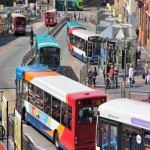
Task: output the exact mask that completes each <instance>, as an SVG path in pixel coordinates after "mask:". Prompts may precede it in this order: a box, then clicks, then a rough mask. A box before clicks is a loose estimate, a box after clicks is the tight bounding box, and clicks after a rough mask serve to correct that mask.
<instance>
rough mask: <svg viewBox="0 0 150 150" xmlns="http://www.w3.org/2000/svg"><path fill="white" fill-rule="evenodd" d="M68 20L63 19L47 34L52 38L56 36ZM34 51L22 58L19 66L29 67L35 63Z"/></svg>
mask: <svg viewBox="0 0 150 150" xmlns="http://www.w3.org/2000/svg"><path fill="white" fill-rule="evenodd" d="M67 20H68V18H63V19H62V20H61V21H60V22H59V23H58V24H57V25H56V26H55V27H54V28H53V29H52V30H51V31H50V32H49V33H48V34H49V35H52V36H54V37H55V36H56V35H57V33H58V32H59V31H60V30H61V29H62V27H63V26H64V25H65V24H66V21H67ZM34 50H35V49H31V50H30V51H29V52H28V53H27V54H26V55H25V56H24V57H23V60H22V62H21V66H27V65H31V64H33V63H34V62H35V53H34Z"/></svg>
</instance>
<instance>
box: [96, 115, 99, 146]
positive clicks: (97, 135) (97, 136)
mask: <svg viewBox="0 0 150 150" xmlns="http://www.w3.org/2000/svg"><path fill="white" fill-rule="evenodd" d="M96 128H97V132H96V139H97V142H96V143H97V146H98V147H99V146H100V118H98V120H97V126H96Z"/></svg>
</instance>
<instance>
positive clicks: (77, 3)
mask: <svg viewBox="0 0 150 150" xmlns="http://www.w3.org/2000/svg"><path fill="white" fill-rule="evenodd" d="M64 6H65V0H55V7H56V9H57V10H58V11H64V10H65V7H64ZM67 10H69V11H77V10H78V11H80V10H83V0H67Z"/></svg>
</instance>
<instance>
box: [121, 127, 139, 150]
mask: <svg viewBox="0 0 150 150" xmlns="http://www.w3.org/2000/svg"><path fill="white" fill-rule="evenodd" d="M137 136H141V134H140V129H138V128H135V127H131V126H126V125H122V149H132V150H140V149H141V148H140V147H141V143H138V142H137Z"/></svg>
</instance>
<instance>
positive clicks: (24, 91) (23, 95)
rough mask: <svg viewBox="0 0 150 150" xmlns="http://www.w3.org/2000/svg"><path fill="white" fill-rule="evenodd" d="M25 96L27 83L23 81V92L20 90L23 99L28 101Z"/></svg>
mask: <svg viewBox="0 0 150 150" xmlns="http://www.w3.org/2000/svg"><path fill="white" fill-rule="evenodd" d="M27 94H28V82H26V81H24V80H23V90H22V97H23V99H25V100H28V97H27Z"/></svg>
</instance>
